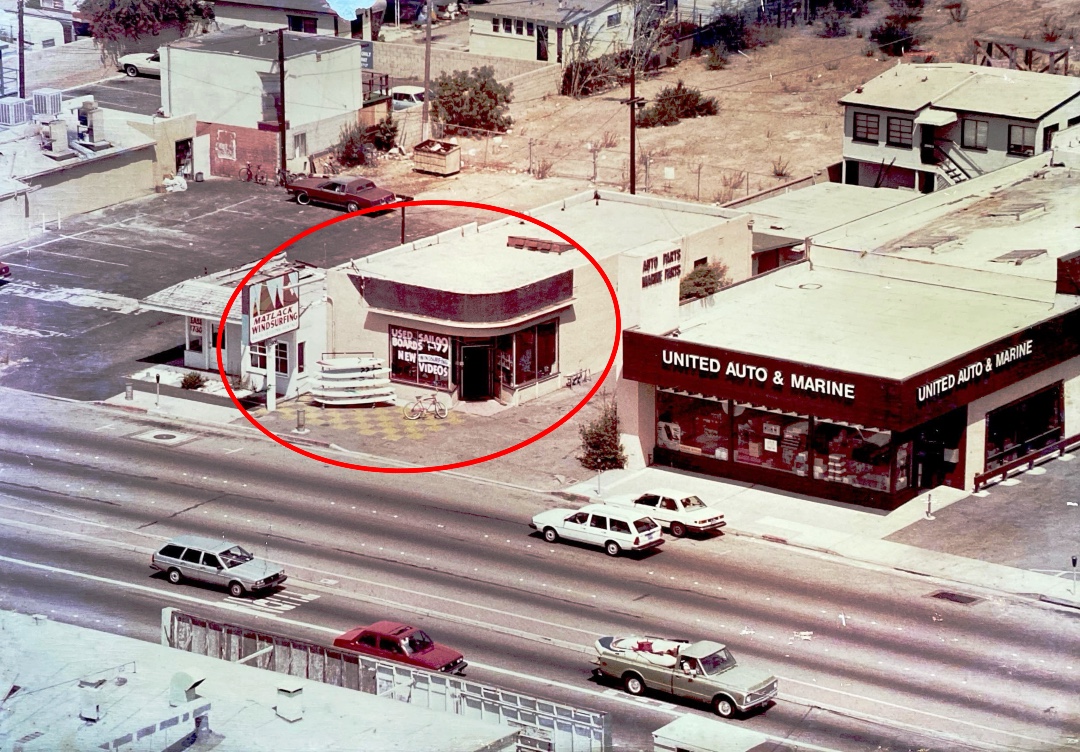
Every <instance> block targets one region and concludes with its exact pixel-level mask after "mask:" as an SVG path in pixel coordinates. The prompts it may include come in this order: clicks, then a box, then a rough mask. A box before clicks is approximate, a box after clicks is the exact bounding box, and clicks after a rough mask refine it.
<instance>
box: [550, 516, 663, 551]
mask: <svg viewBox="0 0 1080 752" xmlns="http://www.w3.org/2000/svg"><path fill="white" fill-rule="evenodd" d="M529 527H532V528H534V529H536V530H539V531H540V532H542V533H543V534H544V540H546V541H547V542H548V543H555V542H556V541H557V540H559V538H566V539H567V540H572V541H577V542H579V543H589V544H592V545H594V546H600V547H601V548H603V549H604V550H605V551H607V553H608V555H609V556H618V555H619V554H620V553H622V552H623V551H644V550H646V549H649V548H655V547H657V546H659V545H661V544H662V543H663V542H664V536H663V534H662V533H661V532H660V526H659V525H657V524H656V523H655V522H654V521H653V520H652V519H651V518H650V517H647V516H645V515H642V514H640V513H639V512H637V511H635V510H633V509H620V508H619V507H611V506H607V505H605V504H589V505H588V506H585V507H582V508H581V509H551V510H548V511H547V512H541V513H540V514H538V515H536V516H535V517H533V518H532V522H530V523H529Z"/></svg>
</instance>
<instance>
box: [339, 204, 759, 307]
mask: <svg viewBox="0 0 1080 752" xmlns="http://www.w3.org/2000/svg"><path fill="white" fill-rule="evenodd" d="M598 195H599V196H600V199H599V200H595V199H594V194H593V192H586V193H582V194H578V195H577V196H573V197H570V198H568V199H566V200H565V201H559V202H556V203H554V204H549V205H547V206H544V207H540V208H538V209H534V210H532V211H530V212H528V214H530V215H531V216H533V217H536V218H537V219H539V220H541V221H543V222H545V223H547V224H549V225H551V226H552V227H557V228H558V229H559V230H561V231H562V232H565V233H566V234H567V235H569V236H570V237H571V238H573V239H574V240H575V241H577V242H578V243H580V244H581V246H582V247H583V248H585V250H586V251H588V252H589V254H591V255H592V256H593V258H595V259H596V260H598V261H602V260H604V259H607V258H610V257H612V256H616V255H618V254H620V253H623V252H626V251H632V250H634V249H635V248H639V247H642V246H645V245H649V244H651V243H657V242H658V241H670V242H671V244H672V246H673V247H674V246H676V245H678V244H679V242H680V238H682V237H683V236H685V235H691V234H694V233H697V232H700V231H702V230H707V229H708V228H710V227H715V226H717V225H719V224H722V223H724V222H727V221H729V220H731V219H733V218H735V217H739V216H745V212H744V211H743V210H731V209H720V208H717V207H709V206H701V205H696V204H689V203H685V202H680V201H667V200H663V199H654V198H651V197H636V196H628V195H625V194H619V193H609V192H605V191H600V192H599V194H598ZM511 236H519V237H521V236H524V237H528V238H536V239H540V240H551V241H556V242H560V243H561V242H564V241H562V239H561V238H560V237H559V236H558V235H555V234H554V233H551V232H548V231H547V230H544V229H543V228H541V227H539V226H537V225H534V224H531V223H529V222H526V221H525V220H519V219H516V218H509V219H506V220H499V221H497V222H492V223H490V224H487V225H483V226H479V227H477V226H476V225H466V226H464V227H461V228H457V229H456V230H450V231H448V232H444V233H442V234H440V235H438V236H436V237H434V238H428V239H424V240H420V241H417V242H416V243H413V244H410V245H407V246H399V247H398V248H392V249H390V250H387V251H383V252H382V253H377V254H374V255H371V256H366V257H364V258H360V259H356V260H354V261H350V262H346V263H345V264H341V265H339V266H337V267H335V269H336V270H340V271H345V272H355V273H357V274H362V275H364V276H371V277H379V278H382V279H387V280H390V281H394V282H399V283H402V284H409V285H416V286H419V287H426V288H436V289H439V290H444V291H447V292H455V293H459V294H474V295H476V294H490V293H497V292H506V291H509V290H515V289H518V288H521V287H524V286H526V285H528V284H532V283H535V282H539V281H541V280H544V279H548V278H550V277H552V276H554V275H556V274H559V273H562V272H566V271H570V270H572V269H575V268H578V267H582V266H586V265H588V264H589V261H588V260H587V259H586V258H585V256H584V255H582V253H581V252H580V251H578V250H577V249H571V250H568V251H565V252H563V253H555V252H542V251H536V250H525V249H523V248H512V247H508V246H507V241H508V239H509V238H510V237H511ZM436 241H437V242H436ZM480 272H482V273H480Z"/></svg>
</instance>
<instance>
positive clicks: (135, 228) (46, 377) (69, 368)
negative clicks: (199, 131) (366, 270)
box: [0, 179, 474, 399]
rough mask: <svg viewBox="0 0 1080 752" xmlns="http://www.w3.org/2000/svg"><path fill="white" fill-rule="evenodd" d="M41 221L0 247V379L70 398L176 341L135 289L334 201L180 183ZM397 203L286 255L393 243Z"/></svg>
mask: <svg viewBox="0 0 1080 752" xmlns="http://www.w3.org/2000/svg"><path fill="white" fill-rule="evenodd" d="M189 186H190V187H189V190H188V191H186V192H183V193H167V194H159V195H154V196H148V197H146V198H143V199H139V200H137V201H132V202H129V203H127V204H123V205H120V206H115V207H111V208H109V209H105V210H102V211H98V212H93V213H91V214H87V215H83V216H80V217H73V218H71V219H68V220H64V221H63V223H62V225H61V228H60V229H56V227H55V225H50V226H49V227H48V229H47V230H46V231H45V232H44V233H43V234H39V235H36V236H34V237H32V238H31V239H29V240H27V241H24V242H21V243H16V244H13V245H9V246H6V247H3V248H0V258H3V260H4V262H5V263H7V264H8V265H10V266H11V270H12V278H11V280H10V281H9V282H7V283H6V284H4V283H0V300H2V303H0V305H2V307H3V310H4V316H3V319H2V320H0V384H3V385H4V386H8V387H12V388H15V389H25V390H29V391H34V392H43V393H47V394H55V395H59V396H64V397H71V398H75V399H104V398H106V397H109V396H112V395H115V394H117V393H119V392H121V391H123V378H124V377H125V376H126V375H128V374H129V373H131V372H133V371H135V370H139V368H140V367H141V366H140V365H139V361H140V360H143V359H146V358H150V357H152V356H154V355H155V354H158V353H162V352H164V351H167V350H170V349H173V348H175V347H177V345H179V344H181V343H182V342H183V329H182V328H181V327H182V321H181V320H180V318H179V317H177V316H170V315H167V314H162V313H156V312H142V313H139V312H138V311H137V308H138V301H139V300H140V299H141V298H144V297H146V296H147V295H150V294H151V293H154V292H157V291H158V290H161V289H163V288H165V287H168V286H170V285H173V284H176V283H177V282H181V281H183V280H185V279H188V278H190V277H194V276H198V275H201V274H203V273H204V272H205V271H218V270H220V269H225V268H229V267H233V266H238V265H241V264H244V263H248V262H251V261H253V260H255V259H259V258H262V257H263V256H265V255H266V254H267V253H269V252H270V251H271V250H273V249H274V248H275V247H276V246H278V245H279V244H281V243H282V242H284V241H285V240H287V239H289V238H290V237H292V236H294V235H296V234H297V233H299V232H301V231H303V230H305V229H307V228H309V227H311V226H312V225H315V224H318V223H319V222H322V221H324V220H327V219H330V218H333V217H338V216H341V212H340V211H339V210H335V209H328V208H324V207H317V206H299V205H298V204H296V203H295V202H292V201H290V200H289V199H288V197H287V195H286V194H285V192H284V190H282V189H279V188H273V187H261V186H257V185H254V184H249V183H240V182H238V181H232V180H221V179H215V180H209V181H207V182H204V183H190V184H189ZM406 219H407V224H406V230H407V238H408V239H416V238H419V237H425V236H427V235H431V234H433V233H436V232H440V231H442V230H445V229H448V228H450V227H454V226H457V225H459V224H461V223H462V222H464V221H469V220H471V219H474V217H473V216H471V215H468V216H466V215H463V214H462V213H461V212H456V211H453V210H446V209H442V208H435V207H432V208H427V207H421V208H415V209H411V210H408V212H407V215H406ZM400 232H401V214H400V212H392V213H388V214H382V215H366V216H361V217H355V218H352V219H349V220H346V221H344V222H341V223H339V224H336V225H334V226H332V227H329V228H326V229H325V230H322V231H320V232H318V233H315V234H314V235H312V236H309V237H307V238H305V239H303V240H302V241H300V242H299V243H297V244H296V245H295V246H293V247H292V248H290V249H289V251H288V255H289V257H290V258H294V259H299V260H303V261H307V262H309V263H312V264H315V265H317V266H322V267H327V266H334V265H336V264H339V263H342V262H344V261H347V260H349V259H351V258H358V257H361V256H365V255H368V254H371V253H374V252H377V251H380V250H383V249H386V248H389V247H392V246H394V245H397V244H398V242H399V235H400Z"/></svg>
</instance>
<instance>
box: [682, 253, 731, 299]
mask: <svg viewBox="0 0 1080 752" xmlns="http://www.w3.org/2000/svg"><path fill="white" fill-rule="evenodd" d="M727 272H728V269H727V267H726V266H725V265H724V264H722V263H719V262H717V263H715V264H708V265H706V266H699V267H697V268H696V269H694V271H692V272H690V273H689V274H687V275H686V276H685V277H683V278H682V281H680V282H679V300H695V299H697V298H707V297H708V296H710V295H712V294H713V293H714V292H716V291H717V290H720V289H721V288H724V287H727V286H728V285H730V284H731V280H729V279H728V276H727Z"/></svg>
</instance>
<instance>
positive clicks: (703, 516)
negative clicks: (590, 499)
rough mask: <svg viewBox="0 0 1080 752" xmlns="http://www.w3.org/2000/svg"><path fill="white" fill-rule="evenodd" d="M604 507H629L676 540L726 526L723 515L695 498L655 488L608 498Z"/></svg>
mask: <svg viewBox="0 0 1080 752" xmlns="http://www.w3.org/2000/svg"><path fill="white" fill-rule="evenodd" d="M604 503H605V504H613V505H615V506H620V507H633V508H634V509H637V510H638V511H639V512H641V513H643V514H647V515H649V516H650V517H652V518H653V519H654V520H656V521H657V522H659V523H660V525H661V526H662V527H666V528H667V529H668V530H670V531H671V534H672V535H673V536H674V537H676V538H682V537H683V536H684V535H686V534H687V533H688V532H690V533H711V532H714V531H716V530H719V529H720V528H722V527H724V526H725V525H727V522H726V521H725V520H724V515H723V514H721V513H720V512H717V511H716V509H715V508H713V507H709V506H706V505H705V502H703V501H702V500H701V499H699V498H698V497H697V496H693V495H689V494H685V493H680V492H678V491H669V490H667V489H657V490H653V491H650V492H649V493H645V494H630V495H624V496H612V497H610V498H607V499H604Z"/></svg>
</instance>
